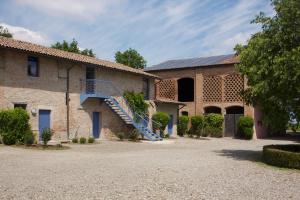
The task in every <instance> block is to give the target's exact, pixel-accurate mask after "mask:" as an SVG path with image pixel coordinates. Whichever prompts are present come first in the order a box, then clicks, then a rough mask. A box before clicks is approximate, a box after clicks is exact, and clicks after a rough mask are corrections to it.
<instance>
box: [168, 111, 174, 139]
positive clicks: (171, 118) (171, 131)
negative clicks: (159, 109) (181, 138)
mask: <svg viewBox="0 0 300 200" xmlns="http://www.w3.org/2000/svg"><path fill="white" fill-rule="evenodd" d="M172 133H173V115H170V120H169V123H168V134H169V135H172Z"/></svg>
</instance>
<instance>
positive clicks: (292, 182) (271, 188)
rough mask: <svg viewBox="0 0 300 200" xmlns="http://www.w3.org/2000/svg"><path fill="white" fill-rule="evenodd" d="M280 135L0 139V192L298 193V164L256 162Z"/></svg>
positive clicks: (73, 195)
mask: <svg viewBox="0 0 300 200" xmlns="http://www.w3.org/2000/svg"><path fill="white" fill-rule="evenodd" d="M271 143H288V142H287V141H275V140H256V141H243V140H234V139H228V138H222V139H212V138H208V139H200V140H196V139H174V140H170V142H167V144H157V143H154V144H152V143H131V142H117V141H116V142H112V141H102V142H101V143H100V144H95V145H70V146H71V149H69V150H60V151H40V150H27V149H26V150H25V149H21V148H16V147H6V146H0V199H72V200H74V199H131V200H133V199H180V200H182V199H197V200H199V199H222V200H223V199H230V200H232V199H238V200H241V199H243V200H247V199H256V200H258V199H263V200H266V199H276V200H277V199H279V200H281V199H298V200H299V199H300V171H296V170H287V169H277V168H273V167H270V166H266V165H264V164H261V163H259V162H257V159H259V157H260V150H261V149H262V146H263V145H264V144H271Z"/></svg>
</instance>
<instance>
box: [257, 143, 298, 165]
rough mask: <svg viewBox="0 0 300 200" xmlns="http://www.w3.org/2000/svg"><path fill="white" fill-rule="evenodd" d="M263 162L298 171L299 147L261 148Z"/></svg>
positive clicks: (273, 146) (275, 146) (269, 146)
mask: <svg viewBox="0 0 300 200" xmlns="http://www.w3.org/2000/svg"><path fill="white" fill-rule="evenodd" d="M263 161H264V162H265V163H267V164H270V165H274V166H278V167H287V168H295V169H300V145H299V144H290V145H267V146H264V147H263Z"/></svg>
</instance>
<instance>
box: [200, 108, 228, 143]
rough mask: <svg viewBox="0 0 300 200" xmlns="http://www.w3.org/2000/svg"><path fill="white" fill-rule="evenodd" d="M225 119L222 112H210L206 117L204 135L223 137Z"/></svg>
mask: <svg viewBox="0 0 300 200" xmlns="http://www.w3.org/2000/svg"><path fill="white" fill-rule="evenodd" d="M223 121H224V117H223V116H222V115H221V114H215V113H210V114H208V115H206V116H205V117H204V131H203V134H202V135H203V136H204V137H205V136H208V135H210V136H211V137H223Z"/></svg>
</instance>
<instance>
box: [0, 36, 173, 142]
mask: <svg viewBox="0 0 300 200" xmlns="http://www.w3.org/2000/svg"><path fill="white" fill-rule="evenodd" d="M155 79H158V77H157V76H155V75H152V74H149V73H146V72H143V71H142V70H137V69H133V68H130V67H127V66H124V65H121V64H117V63H113V62H109V61H105V60H100V59H97V58H92V57H88V56H83V55H79V54H75V53H70V52H65V51H61V50H57V49H52V48H48V47H44V46H40V45H36V44H32V43H28V42H23V41H18V40H14V39H10V38H4V37H0V109H8V108H15V107H22V108H24V109H26V110H27V111H28V113H29V114H30V124H31V127H32V130H33V131H34V132H35V133H36V135H37V137H40V135H41V132H42V130H43V129H44V128H51V129H53V130H54V133H55V134H54V138H55V139H57V140H67V139H70V138H73V137H76V136H77V137H81V136H85V137H91V136H92V137H95V138H111V137H114V134H113V133H117V132H128V131H130V130H131V129H132V128H137V129H138V130H139V131H140V133H141V134H143V135H144V136H145V137H146V138H148V139H150V140H157V139H160V138H157V135H156V134H154V133H153V132H152V130H151V124H152V123H151V115H152V114H153V113H154V112H155V111H156V110H159V109H157V108H158V107H161V105H162V104H166V106H169V107H170V108H171V109H169V112H170V114H173V115H174V113H176V112H177V104H175V105H176V106H173V105H174V104H168V102H164V101H160V102H155V101H154V81H155ZM124 91H135V92H143V93H144V95H145V97H146V98H147V101H148V103H149V104H150V106H149V115H147V116H146V115H137V114H136V113H135V112H134V111H132V110H131V109H130V108H129V106H128V104H127V102H126V100H125V99H124V98H123V93H124ZM157 105H160V106H157ZM136 118H137V119H139V120H138V121H135V120H134V119H136ZM176 120H177V119H176V118H175V119H173V121H172V122H170V123H169V128H170V130H171V133H174V134H176ZM173 126H174V127H175V128H173Z"/></svg>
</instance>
